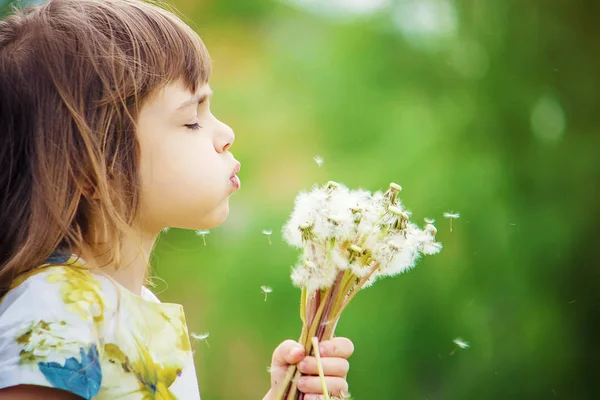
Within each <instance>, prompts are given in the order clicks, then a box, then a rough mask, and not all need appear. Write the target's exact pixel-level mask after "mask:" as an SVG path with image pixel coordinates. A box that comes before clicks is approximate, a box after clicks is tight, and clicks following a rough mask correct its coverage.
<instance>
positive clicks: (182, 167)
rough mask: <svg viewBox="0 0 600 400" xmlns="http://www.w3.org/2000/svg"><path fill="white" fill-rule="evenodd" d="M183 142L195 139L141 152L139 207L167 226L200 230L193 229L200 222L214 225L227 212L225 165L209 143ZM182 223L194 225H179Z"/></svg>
mask: <svg viewBox="0 0 600 400" xmlns="http://www.w3.org/2000/svg"><path fill="white" fill-rule="evenodd" d="M185 139H195V140H182V141H180V142H175V143H173V142H171V143H163V145H162V146H155V147H154V148H152V149H148V150H149V151H147V152H146V153H143V156H142V163H141V164H142V165H141V171H140V173H141V178H142V179H141V180H142V205H143V206H144V207H143V208H144V209H145V211H146V214H150V215H149V217H150V218H152V219H160V220H163V221H164V222H165V223H166V224H169V225H170V226H179V227H181V228H189V229H201V228H198V227H197V226H198V224H199V223H200V222H199V221H201V220H206V221H205V222H202V224H209V225H212V224H216V225H218V224H220V223H222V222H223V221H220V222H218V221H219V220H221V219H222V220H224V219H225V218H226V216H227V213H228V211H229V210H228V206H227V202H226V201H225V200H226V198H227V197H228V194H227V184H228V181H227V179H226V176H227V173H226V172H225V168H226V166H225V165H224V163H223V160H222V158H220V157H219V154H218V153H216V151H215V150H214V147H213V144H212V142H210V141H208V140H206V139H205V138H185ZM145 156H148V157H145ZM144 157H145V158H144ZM222 203H225V204H224V205H223V204H222ZM222 214H224V216H223V215H222ZM186 223H190V224H193V225H194V226H190V227H187V226H181V225H184V224H186ZM216 225H214V226H216ZM207 229H208V228H207Z"/></svg>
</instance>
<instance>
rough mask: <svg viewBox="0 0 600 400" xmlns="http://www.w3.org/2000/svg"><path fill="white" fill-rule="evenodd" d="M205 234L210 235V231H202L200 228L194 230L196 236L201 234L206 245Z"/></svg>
mask: <svg viewBox="0 0 600 400" xmlns="http://www.w3.org/2000/svg"><path fill="white" fill-rule="evenodd" d="M206 235H210V231H202V230H197V231H196V236H202V241H203V242H204V245H205V246H206Z"/></svg>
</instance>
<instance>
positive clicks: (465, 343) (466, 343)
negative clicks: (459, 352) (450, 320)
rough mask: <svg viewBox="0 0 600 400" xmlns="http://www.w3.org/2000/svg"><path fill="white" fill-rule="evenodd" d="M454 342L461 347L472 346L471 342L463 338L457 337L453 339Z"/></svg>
mask: <svg viewBox="0 0 600 400" xmlns="http://www.w3.org/2000/svg"><path fill="white" fill-rule="evenodd" d="M453 342H454V344H455V345H457V346H458V347H460V348H461V349H468V348H469V347H471V344H470V343H469V342H467V341H465V340H463V339H462V338H459V337H458V338H456V339H454V340H453Z"/></svg>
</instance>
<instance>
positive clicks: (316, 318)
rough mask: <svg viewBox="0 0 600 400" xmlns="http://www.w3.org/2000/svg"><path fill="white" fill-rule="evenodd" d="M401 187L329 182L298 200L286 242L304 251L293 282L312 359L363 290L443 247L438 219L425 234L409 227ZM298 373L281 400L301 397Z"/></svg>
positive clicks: (293, 369) (289, 375)
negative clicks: (297, 289) (379, 189)
mask: <svg viewBox="0 0 600 400" xmlns="http://www.w3.org/2000/svg"><path fill="white" fill-rule="evenodd" d="M401 190H402V188H401V186H400V185H397V184H395V183H391V184H390V186H389V189H388V190H387V191H386V192H384V193H383V192H375V193H373V194H371V193H370V192H368V191H365V190H350V189H348V188H346V187H345V186H343V185H341V184H339V183H336V182H329V183H328V184H327V185H325V186H323V187H315V188H313V190H312V191H310V192H302V193H300V194H299V195H298V197H297V198H296V202H295V207H294V210H293V212H292V215H291V217H290V219H289V221H288V222H287V224H286V225H285V226H284V228H283V237H284V238H285V240H286V241H287V242H288V243H289V244H290V245H292V246H294V247H297V248H300V249H302V253H301V256H300V260H299V262H298V264H297V265H296V266H295V267H294V269H293V272H292V281H293V282H294V284H295V285H296V286H298V287H300V289H301V291H302V294H301V304H300V319H301V320H302V333H301V335H300V340H299V342H300V343H301V344H302V345H304V348H305V350H306V354H311V351H313V348H314V343H313V339H314V338H316V340H318V341H322V340H329V339H331V338H332V337H333V334H334V330H335V327H336V325H337V322H338V320H339V318H340V316H341V314H342V311H344V309H345V308H346V306H347V305H348V303H349V302H350V301H351V300H352V299H353V298H354V296H355V295H356V293H357V292H358V291H359V290H360V289H362V288H365V287H368V286H371V285H372V284H373V283H374V282H375V281H376V280H377V279H379V278H383V277H386V276H395V275H398V274H400V273H402V272H404V271H406V270H408V269H410V268H412V267H413V266H414V265H415V264H416V262H417V260H418V259H419V257H420V256H421V255H431V254H436V253H438V252H439V251H440V250H441V248H442V246H441V244H440V243H438V242H436V241H435V235H436V233H437V229H436V228H435V226H433V224H432V223H430V222H433V221H430V220H428V221H427V222H426V225H425V227H424V228H423V229H420V228H419V227H418V226H417V225H415V224H413V223H411V222H410V220H409V216H410V213H409V212H407V211H406V210H405V208H404V207H403V206H402V203H401V202H400V200H399V199H398V194H399V193H400V191H401ZM315 342H316V341H315ZM312 354H313V355H315V353H314V352H313V353H312ZM299 376H300V373H299V371H297V369H296V367H295V366H291V367H290V368H289V369H288V371H287V374H286V378H285V379H286V382H284V385H282V386H283V389H282V391H281V393H279V394H278V397H276V398H277V399H284V400H291V399H300V398H302V397H301V396H300V394H299V392H298V390H297V387H296V382H297V379H298V378H299ZM323 383H324V381H323ZM325 398H328V396H326V397H325Z"/></svg>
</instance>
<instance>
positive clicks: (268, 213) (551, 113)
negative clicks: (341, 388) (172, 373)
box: [153, 0, 600, 400]
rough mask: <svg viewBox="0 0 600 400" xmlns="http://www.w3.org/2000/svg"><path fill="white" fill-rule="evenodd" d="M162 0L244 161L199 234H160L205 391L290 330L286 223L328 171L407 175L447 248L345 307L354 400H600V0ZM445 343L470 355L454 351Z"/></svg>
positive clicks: (262, 356) (419, 212) (241, 389)
mask: <svg viewBox="0 0 600 400" xmlns="http://www.w3.org/2000/svg"><path fill="white" fill-rule="evenodd" d="M174 3H175V5H176V7H177V8H178V9H179V10H180V11H181V12H182V13H183V14H184V15H185V16H187V17H188V18H189V22H191V23H192V24H193V25H194V27H195V29H196V30H197V31H198V33H199V34H200V35H201V37H202V38H203V40H204V42H205V43H206V45H207V47H208V49H209V51H210V52H211V55H212V58H213V60H214V64H213V71H214V72H213V76H212V79H211V86H212V88H213V89H214V91H215V96H214V98H213V101H212V109H213V112H214V113H215V115H217V117H219V118H220V119H222V120H223V121H225V122H226V123H228V124H229V125H231V126H232V127H233V128H234V129H235V131H236V135H237V139H236V143H235V145H234V146H233V148H232V151H233V152H234V154H235V155H236V157H237V158H238V159H239V160H240V161H241V162H242V164H243V167H242V171H241V174H240V177H241V179H242V190H241V191H240V192H239V193H238V194H236V195H235V196H234V197H233V198H232V199H231V214H230V217H229V219H228V221H227V222H226V223H225V224H224V225H223V226H222V227H219V228H218V229H215V230H213V231H212V232H211V234H210V235H208V236H207V237H206V240H207V246H206V247H205V246H204V245H203V244H202V239H201V238H200V237H198V236H196V235H195V234H194V232H189V231H182V230H176V229H172V230H170V231H169V232H168V233H164V234H163V235H162V236H161V238H160V240H159V243H158V245H157V250H156V254H155V257H154V259H153V266H154V270H155V272H156V274H157V275H158V276H159V277H160V278H162V279H164V281H162V280H160V279H158V278H157V279H155V281H156V284H157V287H156V291H157V292H158V293H159V295H160V297H161V298H162V300H163V301H169V302H179V303H183V304H184V306H185V308H186V314H187V318H188V323H189V326H190V330H191V331H192V332H196V333H201V332H210V337H209V339H208V342H209V344H210V347H209V346H207V345H206V344H205V343H204V342H198V343H196V344H195V349H196V363H197V370H198V376H199V380H200V387H201V392H202V397H203V398H204V399H207V400H230V399H242V400H243V399H262V396H263V395H264V394H265V393H266V391H267V390H268V387H269V376H268V373H267V370H266V368H267V367H268V365H269V364H270V357H271V353H272V351H273V349H274V348H275V346H276V345H277V344H278V343H279V342H281V341H282V340H284V339H286V338H297V337H298V335H299V333H300V326H301V325H300V320H299V318H298V304H299V290H298V289H296V288H294V287H292V284H291V281H290V278H289V275H290V268H291V266H292V265H293V264H294V263H295V261H296V257H297V253H296V252H295V250H293V249H292V248H290V247H289V246H287V245H286V244H285V243H284V242H283V241H282V239H281V234H280V231H281V227H282V225H283V224H284V223H285V221H286V219H287V217H288V215H289V213H290V211H291V209H292V205H293V201H294V198H295V196H296V194H297V193H298V191H300V190H303V189H309V188H310V187H311V186H312V185H313V184H315V183H319V184H322V183H325V182H326V181H328V180H336V181H339V182H342V183H344V184H346V185H348V186H350V187H362V188H365V189H369V190H378V189H381V188H386V187H387V185H388V183H389V182H391V181H395V182H397V183H399V184H401V185H402V186H403V187H404V191H403V192H402V195H401V197H402V200H403V201H404V204H405V205H406V206H407V207H408V208H409V209H410V210H412V211H413V213H414V214H413V217H412V218H413V220H414V221H417V223H421V221H422V218H423V217H433V218H436V219H437V223H436V225H437V226H438V228H439V233H438V239H439V240H440V241H441V242H442V243H443V244H444V250H443V251H442V253H441V254H439V255H436V256H433V257H428V258H426V259H424V260H423V261H421V262H420V263H419V264H418V266H417V268H416V269H414V270H412V271H410V272H408V273H406V274H404V275H401V276H399V277H397V278H394V279H387V280H383V281H380V282H378V283H377V284H376V285H375V286H374V287H372V288H369V289H367V290H365V291H364V292H363V293H360V294H359V296H357V297H356V298H355V300H354V301H353V304H351V306H350V307H348V309H347V310H346V311H345V313H344V315H343V317H342V320H341V322H340V324H339V325H338V329H337V334H338V335H340V336H347V337H349V338H351V339H352V340H353V341H354V344H355V347H356V351H355V355H354V356H353V357H352V358H351V370H350V373H349V376H348V381H349V383H350V391H351V393H352V394H353V396H354V397H355V398H356V399H357V400H372V399H428V400H436V399H554V398H562V399H588V398H589V399H591V398H600V395H599V394H598V393H599V392H600V390H599V389H598V386H597V382H596V380H597V377H598V376H599V370H600V368H599V367H598V365H599V362H600V342H599V341H598V339H597V337H598V335H599V333H600V332H599V330H600V328H599V325H598V324H597V322H598V310H599V305H600V302H599V297H600V296H599V295H598V293H599V290H600V288H599V285H598V282H599V280H598V277H599V264H600V263H599V261H600V257H599V255H598V250H597V249H598V239H597V230H598V222H599V221H600V208H599V207H598V205H597V204H598V200H597V199H598V197H599V196H600V157H599V156H598V152H599V150H600V135H599V132H598V128H599V127H600V122H599V119H598V110H597V108H598V105H599V101H598V89H599V88H600V79H599V77H598V74H599V71H600V65H599V64H600V45H599V43H600V41H599V40H598V38H600V24H598V15H600V14H599V13H600V2H593V1H582V0H576V1H573V0H572V1H564V0H563V1H561V0H530V1H517V0H507V1H500V0H496V1H494V0H488V1H481V0H454V1H452V0H371V1H369V0H320V1H319V0H281V1H268V0H258V1H240V0H218V1H217V0H202V1H196V0H189V1H185V0H179V1H175V2H174ZM315 156H321V157H323V159H324V163H323V165H322V166H321V167H319V166H318V165H317V164H316V163H315V161H314V159H313V158H314V157H315ZM450 210H454V211H457V212H460V214H461V218H460V219H459V220H456V221H454V230H453V232H452V233H450V231H449V221H448V220H446V219H444V218H443V217H442V214H443V212H445V211H450ZM264 229H272V230H273V232H274V233H273V237H272V241H273V243H272V245H269V243H268V240H267V237H265V236H264V235H262V233H261V231H262V230H264ZM261 285H268V286H271V287H273V293H272V294H270V295H269V297H268V301H266V302H265V301H264V296H263V294H262V292H261V290H260V286H261ZM457 337H462V338H464V339H465V340H467V341H468V342H470V343H471V347H470V348H469V349H466V350H460V351H456V352H455V353H454V354H453V355H450V353H452V351H453V350H454V349H455V346H454V344H453V342H452V341H453V339H455V338H457Z"/></svg>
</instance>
